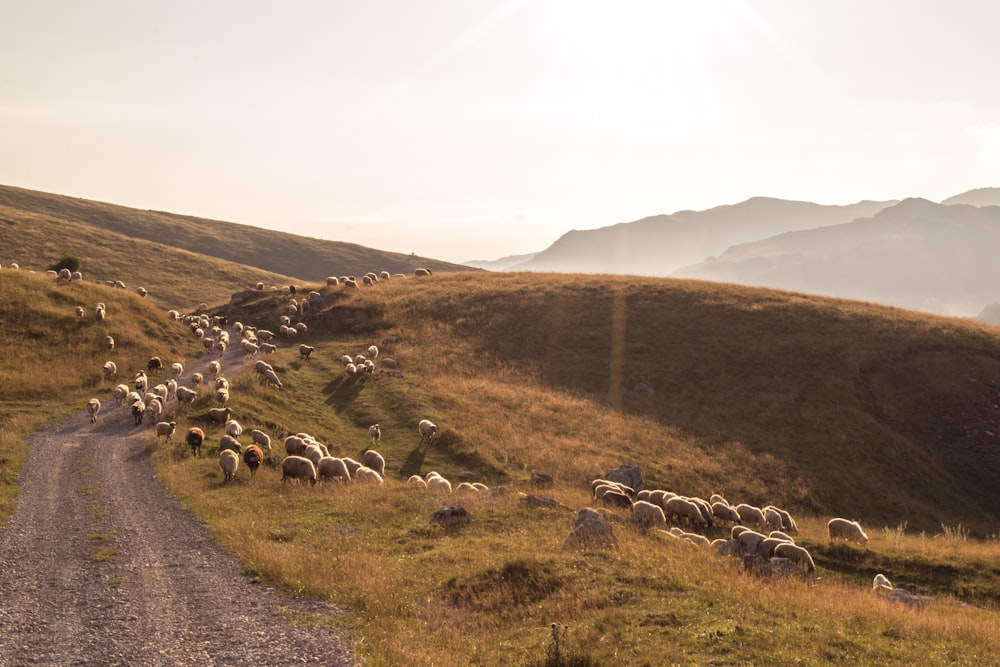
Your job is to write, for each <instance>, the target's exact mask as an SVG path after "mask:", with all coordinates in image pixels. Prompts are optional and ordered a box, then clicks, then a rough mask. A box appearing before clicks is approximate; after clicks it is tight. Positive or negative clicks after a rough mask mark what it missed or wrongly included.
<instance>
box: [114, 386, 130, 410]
mask: <svg viewBox="0 0 1000 667" xmlns="http://www.w3.org/2000/svg"><path fill="white" fill-rule="evenodd" d="M128 393H129V392H128V385H127V384H119V385H116V386H115V391H114V395H115V403H116V404H117V405H118V407H119V408H120V407H123V406H124V405H125V397H126V396H128Z"/></svg>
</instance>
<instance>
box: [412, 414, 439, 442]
mask: <svg viewBox="0 0 1000 667" xmlns="http://www.w3.org/2000/svg"><path fill="white" fill-rule="evenodd" d="M417 432H418V433H419V434H420V444H421V445H422V444H424V442H425V441H426V442H430V441H431V438H433V437H434V435H435V434H436V433H437V432H438V427H437V426H436V425H435V424H434V422H432V421H431V420H429V419H421V420H420V423H418V424H417Z"/></svg>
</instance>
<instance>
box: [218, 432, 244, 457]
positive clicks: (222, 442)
mask: <svg viewBox="0 0 1000 667" xmlns="http://www.w3.org/2000/svg"><path fill="white" fill-rule="evenodd" d="M223 449H230V450H232V451H234V452H236V453H237V454H242V453H243V445H241V444H240V441H239V440H237V439H236V438H234V437H233V436H231V435H229V434H226V435H224V436H222V437H221V438H219V451H222V450H223Z"/></svg>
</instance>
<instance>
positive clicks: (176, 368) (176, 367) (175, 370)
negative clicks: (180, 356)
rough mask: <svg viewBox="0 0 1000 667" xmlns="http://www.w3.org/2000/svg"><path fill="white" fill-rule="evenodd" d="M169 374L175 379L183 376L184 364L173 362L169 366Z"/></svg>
mask: <svg viewBox="0 0 1000 667" xmlns="http://www.w3.org/2000/svg"><path fill="white" fill-rule="evenodd" d="M170 374H171V375H173V376H174V377H175V378H180V377H181V376H182V375H184V364H182V363H181V362H179V361H175V362H174V363H172V364H170Z"/></svg>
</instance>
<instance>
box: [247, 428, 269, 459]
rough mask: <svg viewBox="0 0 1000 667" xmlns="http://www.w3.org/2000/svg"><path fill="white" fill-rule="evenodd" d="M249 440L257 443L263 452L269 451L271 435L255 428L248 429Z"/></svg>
mask: <svg viewBox="0 0 1000 667" xmlns="http://www.w3.org/2000/svg"><path fill="white" fill-rule="evenodd" d="M250 442H252V443H254V444H255V445H259V446H260V448H261V449H262V450H264V451H265V452H268V453H270V452H271V436H269V435H268V434H267V433H264V432H263V431H261V430H259V429H256V428H255V429H253V430H251V431H250Z"/></svg>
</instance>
